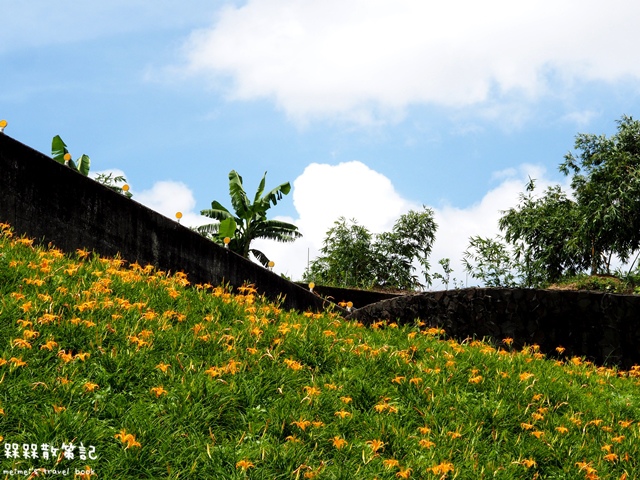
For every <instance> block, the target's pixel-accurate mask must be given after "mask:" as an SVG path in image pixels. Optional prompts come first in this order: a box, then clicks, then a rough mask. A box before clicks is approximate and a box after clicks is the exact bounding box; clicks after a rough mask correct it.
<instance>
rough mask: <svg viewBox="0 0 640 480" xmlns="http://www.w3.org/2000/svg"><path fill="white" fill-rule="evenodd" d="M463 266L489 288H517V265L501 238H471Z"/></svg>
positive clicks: (477, 236)
mask: <svg viewBox="0 0 640 480" xmlns="http://www.w3.org/2000/svg"><path fill="white" fill-rule="evenodd" d="M462 264H463V266H464V269H465V270H466V271H467V272H468V273H469V274H470V275H471V276H472V277H474V278H477V279H478V280H481V281H482V283H483V284H484V285H486V286H488V287H515V286H516V285H517V284H518V281H517V264H516V263H515V262H514V260H513V257H512V255H511V252H510V251H509V247H508V246H507V245H506V244H505V243H504V242H503V241H502V239H501V238H500V237H497V238H495V239H493V238H484V237H480V236H479V235H476V236H475V237H471V238H470V239H469V246H468V247H467V249H466V250H465V251H464V254H463V259H462Z"/></svg>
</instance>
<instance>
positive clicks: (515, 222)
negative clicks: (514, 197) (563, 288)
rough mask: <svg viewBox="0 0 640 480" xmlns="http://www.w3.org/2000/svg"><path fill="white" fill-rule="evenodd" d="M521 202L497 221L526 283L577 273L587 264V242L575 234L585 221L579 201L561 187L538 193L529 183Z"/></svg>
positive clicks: (533, 184)
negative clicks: (571, 197)
mask: <svg viewBox="0 0 640 480" xmlns="http://www.w3.org/2000/svg"><path fill="white" fill-rule="evenodd" d="M526 189H527V194H522V195H521V196H520V203H519V204H518V205H517V206H516V207H514V208H511V209H509V210H507V211H505V212H502V213H503V216H502V217H501V218H500V220H499V222H498V226H499V227H500V230H501V231H503V232H504V239H505V240H506V241H507V242H508V243H510V244H511V245H512V246H513V247H514V255H515V259H514V262H513V263H514V266H515V265H517V266H518V268H519V269H520V271H521V276H522V279H523V282H524V284H525V286H528V287H534V286H538V285H540V284H541V283H544V282H549V281H551V282H554V281H557V280H559V279H560V278H561V277H562V276H563V275H566V274H570V275H574V274H576V273H577V272H579V271H581V270H582V269H583V268H584V266H585V252H584V242H583V241H582V240H581V239H580V238H579V237H578V236H576V232H577V231H578V230H579V228H580V224H581V222H582V218H581V212H580V210H579V206H578V204H577V203H576V202H575V201H573V200H572V199H570V198H568V197H567V195H566V193H565V192H563V191H562V189H561V188H560V186H558V185H556V186H552V187H549V188H548V189H547V190H546V191H545V192H544V194H543V195H542V196H539V197H538V196H535V195H534V189H535V182H534V180H530V181H529V183H528V184H527V188H526Z"/></svg>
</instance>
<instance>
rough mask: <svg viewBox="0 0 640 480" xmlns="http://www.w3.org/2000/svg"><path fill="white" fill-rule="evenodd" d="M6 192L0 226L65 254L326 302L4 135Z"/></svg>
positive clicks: (293, 302) (296, 304) (301, 304)
mask: <svg viewBox="0 0 640 480" xmlns="http://www.w3.org/2000/svg"><path fill="white" fill-rule="evenodd" d="M0 186H1V187H0V221H1V222H6V223H9V224H10V225H11V226H13V227H14V229H15V231H16V232H17V233H19V234H26V235H27V236H29V237H31V238H35V239H37V240H39V241H44V242H52V243H53V244H55V245H56V246H57V247H58V248H60V249H62V250H64V251H67V252H74V251H75V250H76V249H78V248H88V249H90V250H94V251H96V252H97V253H99V254H100V255H102V256H115V255H116V254H117V253H120V255H121V257H122V258H123V259H125V260H127V261H129V262H138V263H140V264H142V265H146V264H152V265H155V266H156V267H158V268H160V269H162V270H170V271H174V272H176V271H183V272H185V273H187V274H188V277H189V279H190V280H191V281H192V282H193V283H205V282H209V283H211V284H214V285H217V284H222V283H229V284H230V285H232V286H236V287H237V286H240V285H242V284H243V283H244V282H246V281H248V282H251V283H254V284H255V285H256V287H257V288H258V291H259V292H261V293H264V294H265V295H266V296H268V297H269V298H272V299H274V300H275V299H279V298H284V303H283V306H284V307H285V308H291V309H297V310H307V309H311V310H314V311H319V310H321V309H323V307H324V304H325V303H326V302H325V301H323V300H322V299H321V298H319V297H318V296H316V295H313V294H311V293H310V292H309V291H308V290H306V289H303V288H301V287H299V286H298V285H296V284H294V283H291V282H289V281H287V280H285V279H283V278H281V277H280V276H279V275H276V274H274V273H272V272H270V271H268V270H267V269H265V268H262V267H261V266H260V265H257V264H255V263H253V262H251V261H249V260H246V259H244V258H242V257H240V256H239V255H236V254H235V253H233V252H231V251H229V250H227V249H225V248H222V247H220V246H218V245H216V244H214V243H213V242H211V241H209V240H207V239H205V238H204V237H202V236H201V235H199V234H197V233H195V232H192V231H191V230H189V229H188V228H186V227H184V226H182V225H180V224H179V223H177V222H176V221H173V220H171V219H169V218H167V217H164V216H162V215H160V214H158V213H157V212H154V211H153V210H150V209H148V208H146V207H145V206H143V205H141V204H139V203H137V202H136V201H134V200H130V199H127V198H126V197H124V196H122V195H120V194H118V193H116V192H113V191H112V190H110V189H108V188H106V187H104V186H103V185H100V184H99V183H97V182H95V181H93V180H91V179H89V178H86V177H84V176H83V175H81V174H79V173H77V172H74V171H72V170H71V169H69V168H67V167H65V166H64V165H61V164H59V163H57V162H55V161H53V160H52V159H51V158H49V157H47V156H45V155H43V154H41V153H39V152H37V151H35V150H33V149H31V148H29V147H27V146H26V145H23V144H22V143H20V142H18V141H16V140H14V139H12V138H10V137H8V136H6V135H4V134H0Z"/></svg>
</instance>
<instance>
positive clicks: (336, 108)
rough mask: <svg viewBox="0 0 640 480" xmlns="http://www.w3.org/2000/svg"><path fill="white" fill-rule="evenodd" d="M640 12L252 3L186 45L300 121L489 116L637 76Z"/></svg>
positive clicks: (231, 10) (193, 55) (464, 4)
mask: <svg viewBox="0 0 640 480" xmlns="http://www.w3.org/2000/svg"><path fill="white" fill-rule="evenodd" d="M639 16H640V3H639V2H636V1H634V0H618V1H616V2H613V3H609V4H607V5H606V6H604V5H603V3H602V2H600V1H596V0H584V1H581V2H577V1H567V2H556V1H553V0H536V1H532V0H525V1H523V2H513V1H508V0H487V1H484V2H478V1H475V0H457V1H450V2H435V1H424V0H403V1H400V2H398V1H390V0H324V1H322V2H317V1H314V0H295V1H294V0H249V1H248V2H246V3H244V4H242V5H238V6H227V7H225V8H223V9H221V10H220V11H219V15H218V16H217V19H216V21H215V23H214V24H213V25H212V26H211V27H210V28H208V29H202V30H199V31H197V32H194V33H193V35H192V36H191V38H190V39H189V41H188V42H186V44H185V47H184V48H185V57H186V62H187V66H188V70H189V71H190V72H191V73H194V74H205V75H210V76H211V77H212V78H214V79H215V83H216V84H217V85H218V86H222V85H226V88H227V93H228V95H229V97H230V98H233V99H240V100H251V99H257V98H268V99H272V100H273V101H274V102H276V103H277V105H278V106H279V107H281V108H282V109H284V110H285V111H286V113H287V114H288V115H289V116H290V117H292V118H294V119H297V120H300V121H306V120H309V119H312V118H314V117H325V116H334V115H338V116H339V117H340V118H343V119H349V120H352V121H356V122H360V123H366V122H370V121H375V120H379V119H389V118H392V119H393V118H395V119H397V118H398V115H399V114H401V113H402V111H403V110H404V109H405V107H407V106H409V105H412V104H426V103H431V104H438V105H445V106H467V105H474V104H479V103H483V102H487V101H488V102H489V104H490V105H492V106H491V108H490V110H489V112H488V113H487V114H488V115H491V112H494V113H496V112H497V113H496V114H499V112H501V111H503V107H500V106H499V105H495V104H493V103H494V102H492V101H495V100H500V99H503V100H505V103H506V105H507V108H508V109H513V108H515V107H513V106H511V107H509V103H510V102H511V101H512V100H513V98H514V95H517V96H519V97H522V96H524V97H523V98H525V99H526V98H529V99H535V98H537V97H539V96H540V95H543V94H546V93H549V94H551V93H552V94H553V95H554V96H557V95H562V94H563V93H565V92H567V91H569V90H570V88H571V86H572V85H573V84H574V83H575V82H577V81H583V80H587V81H589V80H596V81H606V82H613V81H616V80H620V79H632V80H634V81H635V80H637V79H638V78H640V63H639V62H637V61H636V60H637V59H636V53H635V49H634V48H631V47H629V48H626V47H625V46H632V45H637V44H638V42H639V41H640V30H639V29H638V28H637V20H636V19H637V18H638V17H639ZM229 80H230V81H229ZM563 89H565V90H563ZM516 110H518V109H517V108H516ZM516 113H517V114H518V115H519V116H522V115H524V114H523V113H522V112H519V113H518V112H516Z"/></svg>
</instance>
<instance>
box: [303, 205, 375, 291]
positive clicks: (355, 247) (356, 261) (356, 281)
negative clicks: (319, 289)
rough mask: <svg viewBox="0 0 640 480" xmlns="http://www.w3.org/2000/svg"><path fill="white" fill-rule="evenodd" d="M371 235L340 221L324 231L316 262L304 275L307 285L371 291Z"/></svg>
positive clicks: (372, 277) (372, 256) (373, 258)
mask: <svg viewBox="0 0 640 480" xmlns="http://www.w3.org/2000/svg"><path fill="white" fill-rule="evenodd" d="M373 239H374V237H373V235H372V234H371V232H370V231H369V230H368V229H367V228H366V227H364V226H362V225H358V223H357V221H356V220H355V219H352V220H350V221H349V222H347V220H346V218H344V217H340V218H339V219H338V220H336V221H335V222H333V226H332V227H331V228H330V229H329V230H328V231H327V233H326V236H325V238H324V240H323V243H322V248H321V249H320V256H319V257H318V258H316V259H315V260H314V261H313V262H311V264H310V265H309V268H308V269H307V271H306V272H305V274H304V279H305V280H306V281H314V282H317V283H320V284H324V285H333V286H337V287H356V288H365V289H366V288H371V287H373V286H374V285H375V282H376V275H375V271H374V266H375V264H376V262H377V259H376V258H377V257H376V253H375V252H374V251H373Z"/></svg>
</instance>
